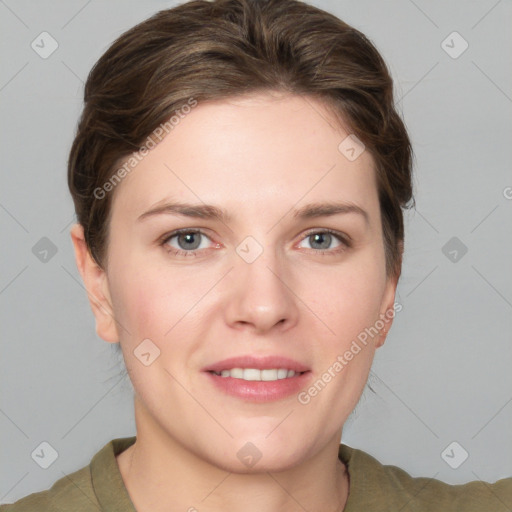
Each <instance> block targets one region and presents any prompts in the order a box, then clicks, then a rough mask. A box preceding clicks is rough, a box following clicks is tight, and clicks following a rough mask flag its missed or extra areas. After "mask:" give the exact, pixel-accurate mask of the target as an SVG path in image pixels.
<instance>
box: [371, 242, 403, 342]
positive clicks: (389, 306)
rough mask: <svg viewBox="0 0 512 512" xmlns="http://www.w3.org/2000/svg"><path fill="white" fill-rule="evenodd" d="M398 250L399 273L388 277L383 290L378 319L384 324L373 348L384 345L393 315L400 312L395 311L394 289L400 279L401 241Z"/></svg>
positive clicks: (397, 309)
mask: <svg viewBox="0 0 512 512" xmlns="http://www.w3.org/2000/svg"><path fill="white" fill-rule="evenodd" d="M398 248H399V254H400V256H399V258H400V261H399V264H398V268H399V269H400V270H399V272H398V273H397V274H396V275H392V276H388V278H387V281H386V287H385V289H384V294H383V296H382V303H381V310H380V316H379V319H382V321H383V322H384V327H383V328H382V329H381V330H380V334H379V338H378V339H377V341H376V343H375V347H376V348H379V347H381V346H382V345H384V342H385V341H386V337H387V335H388V333H389V330H390V329H391V326H392V325H393V320H394V318H395V314H396V313H397V312H398V311H400V310H401V305H399V306H400V309H399V308H398V306H397V308H396V309H395V295H396V287H397V285H398V279H399V278H400V273H401V269H402V256H403V251H404V245H403V241H402V240H400V241H399V243H398Z"/></svg>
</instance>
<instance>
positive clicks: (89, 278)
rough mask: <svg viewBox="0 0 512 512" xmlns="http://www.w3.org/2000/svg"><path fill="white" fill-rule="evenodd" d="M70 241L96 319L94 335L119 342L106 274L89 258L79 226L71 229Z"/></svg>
mask: <svg viewBox="0 0 512 512" xmlns="http://www.w3.org/2000/svg"><path fill="white" fill-rule="evenodd" d="M71 240H72V242H73V246H74V248H75V259H76V266H77V267H78V271H79V272H80V275H81V276H82V281H83V282H84V285H85V289H86V292H87V296H88V298H89V302H90V304H91V309H92V312H93V313H94V317H95V319H96V333H97V334H98V336H99V337H100V338H102V339H103V340H105V341H108V342H110V343H117V342H119V334H118V332H117V328H116V321H115V318H114V312H113V309H112V300H111V298H110V290H109V286H108V281H107V274H106V272H105V271H104V270H103V269H102V268H101V267H100V266H99V265H98V264H97V263H96V261H95V260H94V258H93V257H92V256H91V253H90V252H89V248H88V247H87V244H86V242H85V237H84V229H83V226H82V225H81V224H75V225H74V226H73V227H72V228H71Z"/></svg>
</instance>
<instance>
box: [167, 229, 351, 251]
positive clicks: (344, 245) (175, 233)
mask: <svg viewBox="0 0 512 512" xmlns="http://www.w3.org/2000/svg"><path fill="white" fill-rule="evenodd" d="M325 233H328V234H330V235H333V236H334V237H335V238H337V239H338V241H339V242H341V244H342V246H341V247H338V248H337V249H335V250H330V249H319V250H316V249H309V250H310V251H313V252H314V253H315V254H318V255H320V256H334V255H338V254H340V253H342V252H344V251H346V250H347V249H349V248H350V247H351V246H352V245H351V243H350V239H349V238H348V237H347V236H344V235H342V234H341V233H339V232H338V231H334V230H332V229H321V230H316V231H309V232H308V233H306V234H305V235H304V237H303V238H302V239H301V242H302V240H305V239H306V238H308V237H310V236H313V235H318V234H325ZM182 234H194V235H195V234H200V235H201V236H205V237H206V238H208V239H210V237H209V236H208V235H207V234H206V233H205V232H204V231H201V230H200V229H190V228H183V229H177V230H175V231H173V232H172V233H169V234H166V235H164V237H163V238H162V239H161V241H160V244H159V245H161V246H162V247H165V246H166V244H167V243H168V242H169V240H171V239H172V238H174V237H175V236H178V235H182ZM165 249H166V251H167V252H168V253H169V254H172V255H173V256H185V257H190V256H194V257H197V253H198V252H199V251H204V250H208V249H194V250H191V251H184V250H182V249H175V248H169V246H167V247H165Z"/></svg>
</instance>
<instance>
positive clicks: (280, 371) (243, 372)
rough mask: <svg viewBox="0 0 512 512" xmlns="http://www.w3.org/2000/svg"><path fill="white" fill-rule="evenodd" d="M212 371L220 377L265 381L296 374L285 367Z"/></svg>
mask: <svg viewBox="0 0 512 512" xmlns="http://www.w3.org/2000/svg"><path fill="white" fill-rule="evenodd" d="M214 373H215V374H216V375H219V376H220V377H232V378H234V379H242V380H249V381H265V382H269V381H274V380H280V379H286V378H290V377H294V376H295V375H296V373H295V371H294V370H288V369H286V368H272V369H266V370H258V369H257V368H232V369H231V370H222V371H221V372H214ZM299 373H300V372H299Z"/></svg>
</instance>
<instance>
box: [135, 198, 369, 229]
mask: <svg viewBox="0 0 512 512" xmlns="http://www.w3.org/2000/svg"><path fill="white" fill-rule="evenodd" d="M289 211H290V210H289ZM287 213H288V212H287ZM349 213H355V214H358V215H361V216H362V217H363V218H364V220H365V222H366V224H369V223H370V219H369V215H368V213H367V212H366V210H363V209H362V208H361V207H360V206H357V205H355V204H353V203H344V202H324V203H311V204H308V205H306V206H303V207H301V208H298V209H293V218H294V219H313V218H317V217H331V216H333V215H340V214H349ZM161 214H167V215H182V216H185V217H191V218H196V219H210V220H217V221H220V222H223V223H227V222H229V221H230V220H231V219H232V216H231V215H229V214H228V213H227V212H226V211H225V210H223V209H222V208H218V207H217V206H214V205H210V204H192V203H182V202H166V203H164V204H161V205H158V206H155V207H154V208H151V209H150V210H148V211H146V212H144V213H143V214H142V215H140V216H139V217H138V219H137V220H138V221H141V220H144V219H147V218H148V217H153V216H155V215H161Z"/></svg>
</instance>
